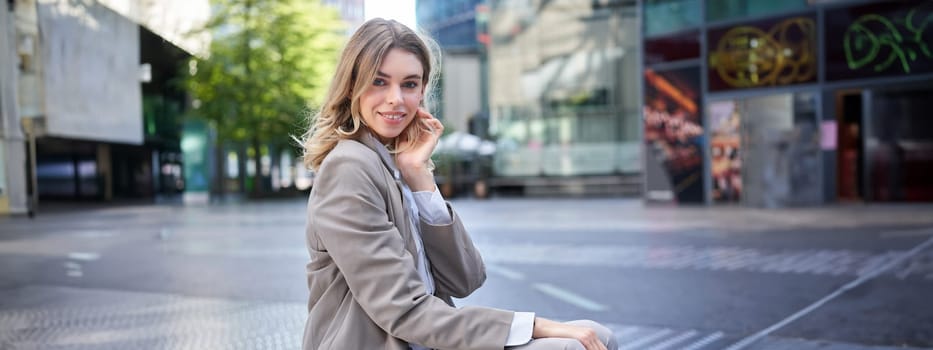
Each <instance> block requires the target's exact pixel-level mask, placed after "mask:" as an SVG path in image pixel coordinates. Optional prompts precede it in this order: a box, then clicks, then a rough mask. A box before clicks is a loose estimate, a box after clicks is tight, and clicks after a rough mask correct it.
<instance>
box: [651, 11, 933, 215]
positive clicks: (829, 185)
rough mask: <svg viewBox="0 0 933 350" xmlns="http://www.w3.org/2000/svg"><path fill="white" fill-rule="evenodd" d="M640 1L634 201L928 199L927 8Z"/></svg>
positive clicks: (930, 59)
mask: <svg viewBox="0 0 933 350" xmlns="http://www.w3.org/2000/svg"><path fill="white" fill-rule="evenodd" d="M641 4H642V6H641V9H640V10H641V14H642V16H643V17H642V18H643V19H644V28H643V29H644V35H643V38H642V46H641V48H642V50H643V52H644V60H643V64H642V66H641V75H642V79H641V84H643V87H644V97H643V98H644V99H643V101H642V104H643V111H642V127H643V131H642V132H643V135H644V137H643V142H644V167H645V171H644V177H643V179H644V197H645V198H646V200H648V201H660V202H676V203H741V204H744V205H749V206H758V207H785V206H800V205H819V204H823V203H830V202H837V201H841V202H844V201H868V202H887V201H933V122H931V121H930V119H929V118H925V117H923V115H924V113H923V112H922V111H924V110H928V109H929V108H930V107H933V106H931V104H933V103H931V102H930V99H929V98H928V97H929V96H933V26H930V25H929V24H930V22H931V19H933V2H930V1H925V0H901V1H867V0H822V1H821V0H809V1H805V0H788V1H770V0H645V1H642V2H641ZM924 96H926V98H924Z"/></svg>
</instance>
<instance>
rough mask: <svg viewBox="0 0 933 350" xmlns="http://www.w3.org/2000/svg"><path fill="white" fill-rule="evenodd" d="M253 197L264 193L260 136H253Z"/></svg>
mask: <svg viewBox="0 0 933 350" xmlns="http://www.w3.org/2000/svg"><path fill="white" fill-rule="evenodd" d="M252 142H253V155H254V158H253V191H252V194H253V197H259V195H260V194H262V192H263V191H262V149H260V147H259V146H260V144H259V138H257V137H253V139H252Z"/></svg>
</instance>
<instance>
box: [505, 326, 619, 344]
mask: <svg viewBox="0 0 933 350" xmlns="http://www.w3.org/2000/svg"><path fill="white" fill-rule="evenodd" d="M566 323H567V324H572V325H574V326H583V327H589V328H592V329H593V330H594V331H596V335H597V336H598V337H599V340H601V341H602V342H603V344H604V345H606V349H609V350H617V349H618V348H619V344H618V343H617V342H616V338H615V337H614V336H613V335H612V331H610V330H609V328H606V327H604V326H603V325H601V324H599V323H596V322H593V321H590V320H577V321H570V322H566ZM506 349H508V350H585V348H584V347H583V344H580V342H579V341H577V340H576V339H569V338H541V339H532V340H531V341H530V342H528V343H527V344H525V345H519V346H510V347H506Z"/></svg>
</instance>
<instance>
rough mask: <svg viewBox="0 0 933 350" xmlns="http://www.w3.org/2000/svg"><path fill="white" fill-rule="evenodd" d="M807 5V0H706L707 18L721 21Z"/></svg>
mask: <svg viewBox="0 0 933 350" xmlns="http://www.w3.org/2000/svg"><path fill="white" fill-rule="evenodd" d="M805 7H807V1H806V0H781V1H774V0H706V19H707V20H708V21H719V20H725V19H732V18H744V17H753V16H763V15H772V14H778V13H782V12H788V11H793V10H797V9H801V8H805Z"/></svg>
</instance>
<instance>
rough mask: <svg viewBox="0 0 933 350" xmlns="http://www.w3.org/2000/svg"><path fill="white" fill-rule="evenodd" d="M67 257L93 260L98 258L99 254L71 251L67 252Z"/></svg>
mask: <svg viewBox="0 0 933 350" xmlns="http://www.w3.org/2000/svg"><path fill="white" fill-rule="evenodd" d="M68 259H72V260H80V261H94V260H97V259H100V254H97V253H87V252H71V253H68Z"/></svg>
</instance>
